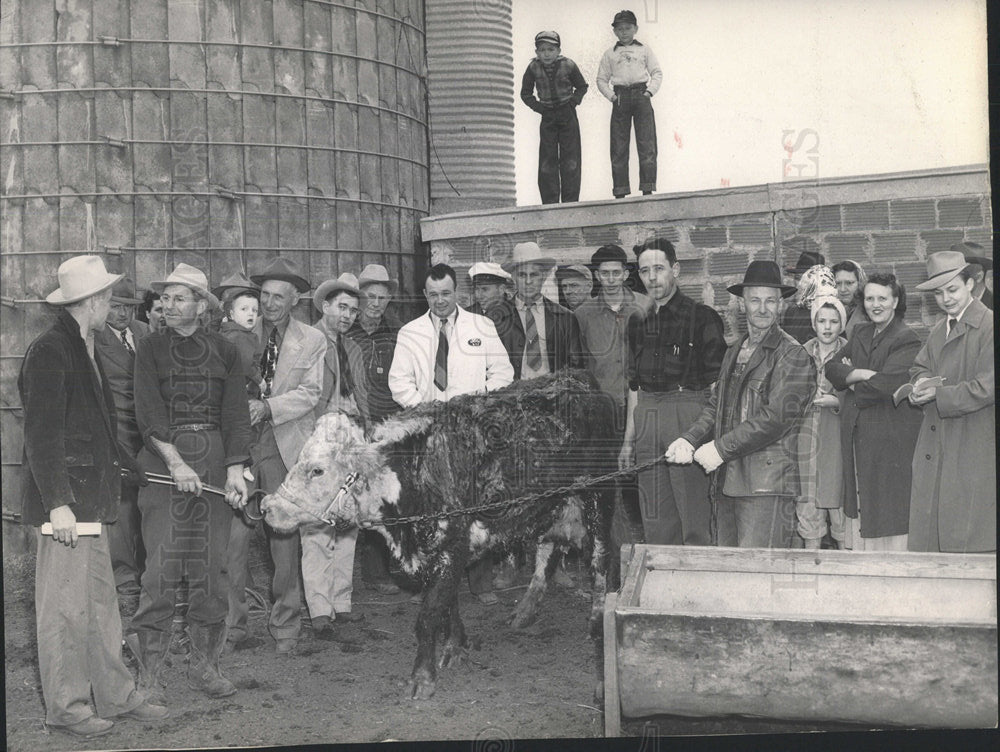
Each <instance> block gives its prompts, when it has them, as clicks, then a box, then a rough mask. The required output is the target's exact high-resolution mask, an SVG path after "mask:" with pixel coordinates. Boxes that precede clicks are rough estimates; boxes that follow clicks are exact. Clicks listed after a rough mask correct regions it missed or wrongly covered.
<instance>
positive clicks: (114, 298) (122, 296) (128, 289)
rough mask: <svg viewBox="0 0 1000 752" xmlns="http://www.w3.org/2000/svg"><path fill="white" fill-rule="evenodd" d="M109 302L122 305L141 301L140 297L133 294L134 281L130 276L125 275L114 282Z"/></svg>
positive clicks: (136, 303)
mask: <svg viewBox="0 0 1000 752" xmlns="http://www.w3.org/2000/svg"><path fill="white" fill-rule="evenodd" d="M111 302H112V303H120V304H122V305H139V303H141V302H142V298H137V297H136V296H135V283H134V282H132V278H131V277H129V276H125V277H122V278H121V279H120V280H118V281H117V282H115V286H114V287H112V288H111Z"/></svg>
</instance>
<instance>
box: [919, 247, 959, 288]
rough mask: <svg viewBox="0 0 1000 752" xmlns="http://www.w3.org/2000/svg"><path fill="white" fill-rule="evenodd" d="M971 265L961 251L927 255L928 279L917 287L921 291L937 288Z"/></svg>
mask: <svg viewBox="0 0 1000 752" xmlns="http://www.w3.org/2000/svg"><path fill="white" fill-rule="evenodd" d="M968 267H969V262H968V261H966V259H965V255H964V254H963V253H961V252H960V251H938V252H937V253H932V254H931V255H930V256H928V257H927V281H926V282H921V283H920V284H919V285H917V286H916V288H917V289H918V290H920V291H922V292H923V291H927V290H936V289H937V288H939V287H941V286H942V285H946V284H948V283H949V282H951V281H952V280H953V279H954V278H955V277H957V276H958V275H959V274H961V273H962V271H964V270H965V269H967V268H968Z"/></svg>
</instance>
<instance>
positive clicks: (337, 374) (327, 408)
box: [316, 318, 361, 417]
mask: <svg viewBox="0 0 1000 752" xmlns="http://www.w3.org/2000/svg"><path fill="white" fill-rule="evenodd" d="M316 328H317V329H319V330H321V331H322V332H323V334H325V335H326V344H327V350H326V352H327V356H326V359H325V362H324V368H325V369H326V371H325V373H324V376H326V375H327V374H329V378H330V383H329V388H330V396H329V399H328V400H327V403H326V404H325V405H322V404H319V403H317V405H316V410H317V417H318V416H319V415H323V414H325V413H344V414H345V415H360V414H361V410H359V409H358V403H357V400H356V399H355V392H354V391H352V392H351V393H350V394H348V395H347V396H346V397H345V396H344V395H342V394H341V393H340V379H341V369H342V368H349V367H350V364H349V363H345V362H343V361H342V360H341V359H340V357H339V355H338V353H337V341H338V339H339V338H345V339H350V338H349V337H348V336H347V335H346V334H341V333H340V332H337V331H334V330H332V329H331V328H330V327H329V326H328V325H327V323H326V319H325V318H322V319H320V320H319V322H318V323H317V324H316ZM351 343H352V344H354V341H353V340H351ZM344 353H345V354H346V353H347V350H346V348H345V350H344ZM331 354H332V357H331ZM331 361H332V362H331ZM352 373H353V372H352ZM326 386H327V385H326V384H324V389H323V391H324V393H325V392H326Z"/></svg>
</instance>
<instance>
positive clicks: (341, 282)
mask: <svg viewBox="0 0 1000 752" xmlns="http://www.w3.org/2000/svg"><path fill="white" fill-rule="evenodd" d="M338 292H349V293H350V294H351V295H354V296H356V297H358V298H360V297H361V288H359V287H358V278H357V277H355V276H354V275H353V274H351V273H350V272H344V273H343V274H341V275H340V276H339V277H337V278H336V279H328V280H327V281H326V282H324V283H323V284H321V285H320V286H319V287H317V288H316V292H314V293H313V305H314V306H316V310H317V311H319V312H320V313H323V303H325V302H326V299H327V298H329V297H330V296H331V295H333V294H334V293H338Z"/></svg>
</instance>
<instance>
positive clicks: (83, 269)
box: [45, 255, 125, 305]
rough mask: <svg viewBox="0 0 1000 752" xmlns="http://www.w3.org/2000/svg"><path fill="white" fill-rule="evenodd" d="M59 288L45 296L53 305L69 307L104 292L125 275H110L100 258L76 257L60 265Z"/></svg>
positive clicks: (58, 273)
mask: <svg viewBox="0 0 1000 752" xmlns="http://www.w3.org/2000/svg"><path fill="white" fill-rule="evenodd" d="M56 276H57V277H58V279H59V288H58V289H57V290H54V291H52V292H50V293H49V294H48V295H46V296H45V300H46V302H48V303H51V304H52V305H69V304H70V303H78V302H80V301H81V300H83V299H84V298H89V297H90V296H91V295H96V294H97V293H99V292H104V291H105V290H107V289H108V288H109V287H111V286H112V285H114V284H115V283H116V282H118V280H120V279H121V278H122V277H124V276H125V275H124V274H109V273H108V270H107V269H106V268H105V267H104V260H103V259H102V258H101V257H100V256H92V255H86V256H74V257H73V258H71V259H66V260H65V261H63V262H62V263H61V264H59V271H58V272H57V273H56Z"/></svg>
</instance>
